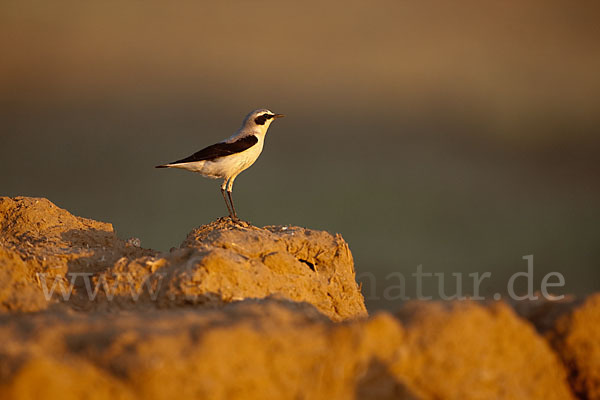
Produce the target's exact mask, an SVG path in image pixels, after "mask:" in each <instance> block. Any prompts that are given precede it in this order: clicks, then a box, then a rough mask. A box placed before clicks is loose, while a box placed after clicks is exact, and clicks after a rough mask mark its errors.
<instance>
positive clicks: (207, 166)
mask: <svg viewBox="0 0 600 400" xmlns="http://www.w3.org/2000/svg"><path fill="white" fill-rule="evenodd" d="M281 117H283V115H282V114H275V113H273V112H271V111H269V110H267V109H264V108H261V109H258V110H254V111H252V112H251V113H250V114H248V115H247V116H246V118H245V119H244V122H243V123H242V126H241V127H240V129H238V131H237V132H236V133H235V134H233V135H232V136H231V137H230V138H229V139H226V140H224V141H222V142H219V143H217V144H213V145H212V146H208V147H206V148H204V149H202V150H200V151H198V152H196V153H194V154H192V155H191V156H189V157H187V158H183V159H181V160H178V161H174V162H172V163H168V164H164V165H157V166H156V168H181V169H187V170H188V171H192V172H199V173H200V174H202V175H203V176H206V177H208V178H214V179H218V178H223V184H222V185H221V194H222V195H223V199H224V200H225V204H226V205H227V211H228V212H229V216H230V217H231V219H232V220H234V221H237V220H238V217H237V214H236V212H235V207H234V206H233V198H232V197H231V192H232V189H233V181H234V180H235V178H236V177H237V176H238V175H239V174H240V173H241V172H242V171H244V170H245V169H247V168H249V167H250V166H251V165H252V164H254V162H255V161H256V159H257V158H258V156H259V155H260V153H261V152H262V149H263V145H264V142H265V135H266V133H267V130H268V129H269V125H271V122H273V121H274V120H275V119H277V118H281ZM225 191H227V196H225ZM227 198H229V202H227ZM229 203H231V207H230V206H229Z"/></svg>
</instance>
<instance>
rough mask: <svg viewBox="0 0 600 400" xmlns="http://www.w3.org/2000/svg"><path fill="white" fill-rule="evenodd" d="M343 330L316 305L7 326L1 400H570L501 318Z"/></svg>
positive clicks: (509, 316)
mask: <svg viewBox="0 0 600 400" xmlns="http://www.w3.org/2000/svg"><path fill="white" fill-rule="evenodd" d="M401 314H402V315H401V320H402V321H404V323H405V326H403V325H402V323H401V321H400V320H399V319H397V318H394V317H393V316H392V315H390V314H387V313H382V314H378V315H376V316H374V317H372V318H369V319H357V320H354V321H348V322H343V323H334V322H332V321H331V320H329V319H328V318H326V317H324V316H323V315H322V314H320V313H319V312H317V311H316V309H315V308H314V307H313V306H311V305H309V304H307V303H293V302H288V301H277V300H271V299H266V300H244V301H240V302H235V303H232V304H229V305H226V306H224V307H221V308H219V309H206V308H201V309H191V308H189V307H186V308H182V309H167V310H145V311H144V310H142V311H140V310H138V311H135V312H119V313H103V312H96V311H94V312H87V313H82V312H74V311H69V312H64V311H60V310H55V311H46V312H43V313H35V314H4V315H0V342H1V343H3V344H4V345H2V346H0V360H2V364H1V365H2V368H1V369H0V398H3V399H4V398H6V399H26V398H32V399H33V398H46V399H55V398H56V399H64V398H81V397H84V396H85V397H86V398H92V399H108V398H122V399H133V398H136V399H168V398H198V399H203V398H210V399H265V398H276V399H299V398H300V399H353V398H355V399H405V400H408V399H412V400H417V399H422V400H434V399H467V400H468V399H571V398H572V396H571V393H570V389H569V387H568V385H567V383H566V373H565V371H564V369H563V368H562V365H561V364H560V363H559V362H558V357H557V356H556V355H555V354H553V353H552V351H551V350H550V347H549V346H548V345H547V344H546V342H545V341H544V339H543V338H541V337H539V336H537V335H536V334H535V331H534V330H533V328H532V327H531V326H529V325H528V324H527V323H526V322H524V321H522V320H519V319H518V318H517V317H516V316H515V314H514V313H513V312H512V311H511V310H510V309H509V308H508V307H507V306H504V305H498V306H493V307H491V308H486V307H483V306H481V305H476V304H466V305H462V304H461V305H456V306H447V305H442V304H437V303H431V304H428V305H424V306H423V305H418V304H417V305H409V306H408V307H407V308H406V309H405V310H404V311H403V312H402V313H401Z"/></svg>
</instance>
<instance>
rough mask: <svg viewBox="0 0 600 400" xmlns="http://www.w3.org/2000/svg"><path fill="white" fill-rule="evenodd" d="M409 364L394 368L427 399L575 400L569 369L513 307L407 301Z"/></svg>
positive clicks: (403, 315)
mask: <svg viewBox="0 0 600 400" xmlns="http://www.w3.org/2000/svg"><path fill="white" fill-rule="evenodd" d="M398 316H399V318H400V320H401V321H402V322H403V326H404V328H405V337H404V343H405V346H406V351H407V352H408V355H407V357H406V358H405V359H404V360H408V362H406V361H403V362H398V361H396V362H394V363H393V364H392V365H391V366H390V368H391V370H392V371H393V373H394V376H396V377H401V378H403V379H404V380H406V381H408V382H411V384H412V385H413V386H415V387H417V388H419V390H420V391H421V392H422V393H423V395H424V397H425V398H427V399H441V398H443V399H499V398H508V399H557V400H558V399H572V398H573V395H572V394H571V391H570V388H569V385H568V382H567V373H566V371H565V368H564V367H563V365H562V364H561V363H560V360H559V358H558V357H557V356H556V354H555V353H553V351H552V349H551V348H550V346H549V345H548V343H547V342H546V341H545V340H544V339H543V338H542V337H540V336H538V335H537V333H536V331H535V329H534V328H533V327H532V326H531V325H529V324H528V323H527V322H525V321H523V320H521V319H520V318H518V317H517V315H516V314H515V313H514V312H513V311H512V309H511V308H510V307H508V306H507V305H505V304H503V303H494V304H491V305H489V306H487V307H484V306H482V305H480V304H478V303H475V302H469V301H458V302H445V303H441V302H410V303H408V304H407V305H405V306H404V307H403V308H402V309H401V310H400V312H399V313H398Z"/></svg>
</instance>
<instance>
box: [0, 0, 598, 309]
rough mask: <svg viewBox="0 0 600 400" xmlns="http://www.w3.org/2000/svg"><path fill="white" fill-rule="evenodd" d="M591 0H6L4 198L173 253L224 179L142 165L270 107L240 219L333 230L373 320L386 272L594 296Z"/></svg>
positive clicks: (244, 183)
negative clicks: (525, 277) (274, 117)
mask: <svg viewBox="0 0 600 400" xmlns="http://www.w3.org/2000/svg"><path fill="white" fill-rule="evenodd" d="M598 4H599V3H597V2H591V1H590V2H587V1H582V2H568V1H564V2H557V1H506V2H479V1H464V2H447V1H424V2H408V1H406V2H405V1H376V2H358V1H346V2H317V1H314V2H312V1H304V2H287V3H286V2H276V1H254V2H198V1H193V2H192V1H190V2H185V1H181V2H157V1H143V2H142V1H102V2H81V1H41V0H38V1H7V0H4V1H2V3H0V44H1V50H2V56H1V59H0V120H1V125H0V126H1V134H0V190H1V191H0V194H2V195H8V196H17V195H26V196H43V197H47V198H49V199H50V200H52V201H53V202H55V203H56V204H57V205H59V206H61V207H63V208H66V209H68V210H70V211H71V212H73V213H74V214H76V215H80V216H86V217H90V218H94V219H99V220H104V221H109V222H112V223H113V224H114V226H115V228H116V230H117V232H118V234H119V236H120V237H122V238H127V237H130V236H137V237H139V238H141V240H142V245H143V246H144V247H152V248H157V249H160V250H168V249H169V248H170V247H172V246H177V245H178V244H179V243H180V242H181V241H182V239H183V238H184V237H185V235H186V234H187V232H189V231H190V230H191V229H192V228H193V227H195V226H197V225H200V224H204V223H208V222H210V221H211V220H213V219H215V218H216V217H219V216H222V215H225V213H226V210H225V205H224V204H223V200H222V198H221V195H220V193H219V190H218V182H216V181H211V180H207V179H204V178H201V177H200V176H198V175H195V174H191V173H189V172H186V171H172V170H169V171H165V170H155V169H154V168H153V166H154V165H156V164H159V163H163V162H166V161H172V160H174V159H177V158H180V157H184V156H187V155H189V154H191V153H192V152H194V151H196V150H199V149H200V148H202V147H204V146H205V145H208V144H211V143H213V142H215V141H218V140H221V139H223V138H225V137H227V136H229V135H230V134H232V133H233V132H234V131H235V130H236V129H237V128H238V126H239V124H240V123H241V120H242V118H243V117H244V116H245V114H246V113H247V112H248V111H250V110H252V109H254V108H258V107H268V108H270V109H271V110H273V111H275V112H279V113H284V114H286V115H287V116H288V117H287V118H285V119H283V120H278V121H277V122H276V123H275V124H274V125H273V126H272V127H271V129H270V130H269V134H268V136H267V143H266V146H265V151H264V152H263V155H262V156H261V158H260V159H259V161H258V162H257V163H256V164H255V165H254V166H253V167H252V168H251V169H250V170H249V171H246V172H244V173H243V174H242V175H241V176H240V178H239V179H238V180H237V181H236V185H235V199H236V205H237V208H238V211H239V213H240V214H241V216H242V217H243V218H245V219H248V220H250V221H252V222H253V223H254V224H255V225H259V226H262V225H267V224H294V225H301V226H306V227H310V228H315V229H326V230H329V231H331V232H340V233H341V234H342V235H343V236H344V238H345V239H346V240H347V241H348V242H349V243H350V247H351V249H352V251H353V254H354V257H355V261H356V269H357V272H358V273H359V274H361V276H362V278H361V279H362V280H363V281H364V286H363V289H367V290H365V295H366V296H367V301H368V306H369V308H370V309H371V310H373V309H377V308H396V307H397V306H398V302H397V301H390V300H385V299H383V298H381V297H382V294H383V291H384V289H385V288H386V287H388V286H389V285H390V284H396V283H397V281H396V280H386V279H385V278H386V276H387V274H389V273H391V272H400V273H402V274H404V275H406V276H407V277H409V276H410V274H411V273H412V272H414V271H415V270H416V267H417V265H419V264H422V265H423V269H424V270H425V271H428V272H447V273H451V272H463V273H469V272H475V271H479V272H484V271H490V272H492V274H493V275H492V279H490V280H488V281H484V283H483V284H482V293H483V294H485V295H490V294H492V293H496V292H501V293H503V292H505V290H506V282H507V280H508V277H509V276H510V275H511V274H513V273H515V272H517V271H524V270H525V267H526V263H525V261H523V260H522V259H521V257H522V256H524V255H527V254H534V257H535V267H534V271H535V278H536V279H535V287H536V288H537V287H539V281H540V280H541V279H542V277H543V275H544V274H545V273H547V272H549V271H560V272H561V273H562V274H563V275H564V276H565V280H566V285H565V288H564V289H562V290H560V291H558V292H559V293H578V294H583V293H588V292H591V291H595V290H598V289H600V287H599V286H600V272H599V268H598V267H599V266H600V265H599V262H600V246H599V243H598V242H599V240H598V239H599V238H600V207H599V206H598V204H599V201H600V187H599V185H598V176H599V173H600V156H599V152H600V137H599V135H598V134H599V130H600V113H599V112H598V110H599V109H600V108H599V106H600V28H599V27H600V24H598V17H599V11H600V7H599V6H598ZM369 274H373V275H372V276H371V277H370V278H369V276H370V275H369ZM365 276H366V277H367V278H365ZM373 277H374V278H373ZM465 279H466V278H465ZM446 283H449V282H446ZM450 283H451V282H450ZM407 284H408V286H409V287H408V288H407V291H408V293H407V295H409V296H411V295H414V288H413V286H412V285H411V284H410V280H409V281H408V282H407ZM452 286H453V285H449V287H452ZM464 286H466V288H465V291H466V292H468V291H469V290H468V287H469V285H466V281H465V284H464ZM436 288H437V283H436V282H435V281H432V282H430V283H427V284H426V287H425V292H426V294H433V295H435V294H436V293H437V289H436ZM451 292H452V290H448V293H451Z"/></svg>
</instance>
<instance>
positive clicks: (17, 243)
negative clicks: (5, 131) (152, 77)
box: [0, 198, 600, 400]
mask: <svg viewBox="0 0 600 400" xmlns="http://www.w3.org/2000/svg"><path fill="white" fill-rule="evenodd" d="M40 276H42V277H43V279H42V278H40ZM74 277H75V278H74ZM52 283H55V284H56V290H55V294H54V295H53V296H52V297H51V298H50V301H48V300H47V299H46V294H45V292H44V288H46V289H48V286H51V285H52ZM70 284H72V285H73V286H72V289H73V293H72V295H71V296H67V297H66V298H63V296H62V295H61V290H60V288H61V287H66V288H67V289H68V288H69V285H70ZM96 289H97V290H96ZM66 293H67V294H68V293H69V291H68V290H67V291H66ZM90 293H91V294H92V295H93V296H92V297H93V299H91V298H90ZM518 312H519V315H518V314H517V313H515V311H514V310H513V309H512V308H511V307H509V306H507V305H505V304H503V303H495V304H489V305H483V304H478V303H472V302H446V303H436V302H426V303H420V302H411V303H408V304H406V305H404V307H403V308H402V309H401V310H400V311H399V312H398V313H397V314H396V315H391V314H388V313H381V314H378V315H376V316H373V317H371V318H366V310H365V307H364V302H363V298H362V295H361V294H360V291H359V289H358V286H357V285H356V282H355V276H354V267H353V261H352V255H351V253H350V251H349V249H348V246H347V244H346V243H345V242H344V241H343V239H342V238H341V237H340V236H339V235H336V236H333V235H330V234H328V233H326V232H318V231H313V230H309V229H304V228H298V227H265V228H256V227H251V226H247V225H244V224H240V225H234V224H231V223H230V222H229V221H227V220H220V221H216V222H214V223H212V224H210V225H207V226H203V227H200V228H198V229H196V230H194V231H192V232H191V233H190V234H189V235H188V237H187V239H185V241H184V242H183V243H182V245H181V247H180V248H177V249H172V250H171V251H170V252H168V253H158V252H156V251H153V250H149V249H143V248H140V247H139V245H137V244H136V243H135V241H123V240H121V239H119V238H118V237H117V236H116V234H115V232H114V230H113V228H112V226H111V225H110V224H105V223H101V222H97V221H93V220H89V219H85V218H79V217H74V216H73V215H71V214H69V213H68V212H66V211H65V210H62V209H60V208H58V207H56V206H54V205H53V204H52V203H50V202H49V201H48V200H45V199H31V198H15V199H10V198H0V399H38V398H46V399H79V398H89V399H170V398H192V399H193V398H198V399H204V398H210V399H265V398H273V399H404V400H409V399H412V400H437V399H464V400H469V399H474V400H475V399H557V400H558V399H572V398H574V396H573V394H572V389H571V387H570V386H569V382H570V383H571V385H572V387H573V388H574V389H575V390H576V391H577V393H578V394H579V395H580V396H581V398H585V399H588V398H589V399H597V398H599V396H598V393H599V387H600V386H599V384H598V382H599V378H598V377H599V376H600V373H599V371H600V366H599V365H598V360H600V353H599V351H598V343H600V333H599V330H598V327H600V296H598V295H596V296H592V297H590V298H589V299H588V300H587V301H586V302H584V303H579V302H564V303H562V304H558V303H556V304H552V305H547V304H543V303H539V304H529V305H525V306H524V307H521V308H519V309H518ZM527 319H530V320H531V321H533V323H534V324H535V326H534V325H533V324H531V323H529V322H528V321H527ZM536 327H537V329H538V330H539V332H538V331H536ZM540 332H541V333H542V334H540ZM553 349H554V350H553ZM561 361H562V362H561ZM564 364H566V365H567V366H568V369H567V368H565V366H564Z"/></svg>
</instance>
